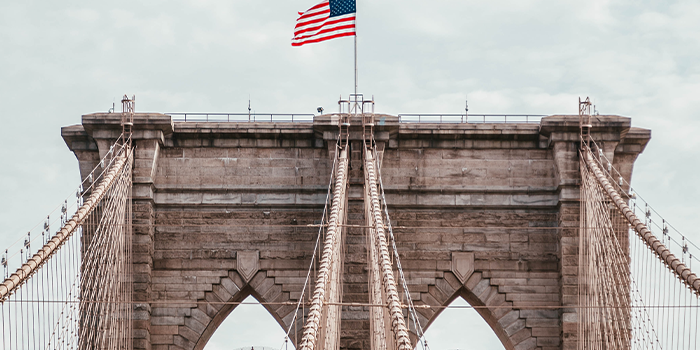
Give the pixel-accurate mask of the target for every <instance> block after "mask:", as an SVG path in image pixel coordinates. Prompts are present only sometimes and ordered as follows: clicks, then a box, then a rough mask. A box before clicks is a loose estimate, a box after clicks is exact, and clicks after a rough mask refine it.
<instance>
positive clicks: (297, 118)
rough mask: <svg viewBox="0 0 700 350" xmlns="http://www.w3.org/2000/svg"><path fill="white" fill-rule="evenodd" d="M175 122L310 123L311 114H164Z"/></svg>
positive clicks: (311, 120)
mask: <svg viewBox="0 0 700 350" xmlns="http://www.w3.org/2000/svg"><path fill="white" fill-rule="evenodd" d="M165 114H167V115H169V116H171V117H172V118H173V121H176V122H238V123H241V122H280V123H281V122H293V123H312V122H313V121H314V115H313V114H285V113H251V114H248V113H165Z"/></svg>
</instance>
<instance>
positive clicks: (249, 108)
mask: <svg viewBox="0 0 700 350" xmlns="http://www.w3.org/2000/svg"><path fill="white" fill-rule="evenodd" d="M248 122H250V94H248Z"/></svg>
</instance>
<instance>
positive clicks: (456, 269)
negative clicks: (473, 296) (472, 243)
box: [452, 252, 474, 284]
mask: <svg viewBox="0 0 700 350" xmlns="http://www.w3.org/2000/svg"><path fill="white" fill-rule="evenodd" d="M452 273H454V275H455V276H456V277H457V279H458V280H459V281H460V282H462V284H465V283H466V282H467V279H469V277H470V276H471V275H472V273H474V253H467V252H452Z"/></svg>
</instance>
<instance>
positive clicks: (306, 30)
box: [294, 16, 355, 38]
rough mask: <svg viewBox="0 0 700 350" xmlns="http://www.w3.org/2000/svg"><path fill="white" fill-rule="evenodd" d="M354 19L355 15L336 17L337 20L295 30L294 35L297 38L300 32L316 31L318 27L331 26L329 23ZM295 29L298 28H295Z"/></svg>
mask: <svg viewBox="0 0 700 350" xmlns="http://www.w3.org/2000/svg"><path fill="white" fill-rule="evenodd" d="M354 20H355V16H353V17H348V18H341V19H336V20H332V21H328V22H325V23H323V24H321V25H320V26H316V27H310V28H304V29H302V30H297V31H295V32H294V37H295V38H296V36H297V35H299V34H302V33H306V32H310V31H314V30H316V29H321V28H323V27H325V26H329V25H333V24H336V23H341V22H347V21H354ZM309 23H310V22H309ZM294 29H296V28H294Z"/></svg>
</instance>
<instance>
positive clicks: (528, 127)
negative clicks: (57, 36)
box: [62, 114, 651, 350]
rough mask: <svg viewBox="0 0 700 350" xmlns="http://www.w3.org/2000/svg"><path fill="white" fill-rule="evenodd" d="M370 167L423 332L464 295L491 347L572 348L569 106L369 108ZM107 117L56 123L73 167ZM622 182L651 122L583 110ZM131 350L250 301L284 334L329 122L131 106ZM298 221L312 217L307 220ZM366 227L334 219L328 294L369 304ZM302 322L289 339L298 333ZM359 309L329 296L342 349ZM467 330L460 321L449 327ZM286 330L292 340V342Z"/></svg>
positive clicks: (100, 134)
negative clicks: (178, 116)
mask: <svg viewBox="0 0 700 350" xmlns="http://www.w3.org/2000/svg"><path fill="white" fill-rule="evenodd" d="M377 119H378V120H380V125H378V126H377V127H376V128H375V138H376V140H377V143H378V148H379V149H380V151H383V152H382V153H383V154H382V159H383V161H382V165H381V174H382V178H383V182H384V184H385V188H386V201H387V203H388V206H389V211H390V217H391V220H392V223H393V225H394V227H395V229H394V233H395V235H396V239H397V245H398V250H399V253H400V257H401V262H402V265H403V269H404V272H405V273H406V278H407V280H408V286H409V290H410V292H411V298H412V299H413V301H414V303H415V304H416V305H429V306H432V307H431V308H420V309H419V314H420V315H419V316H420V318H421V323H422V324H423V325H424V327H425V326H426V325H427V326H428V327H429V325H430V323H431V322H432V321H433V320H435V318H436V317H437V316H438V315H439V313H440V311H441V310H442V309H441V308H439V306H445V305H448V304H449V303H451V302H452V301H453V300H454V299H455V298H460V297H461V298H464V299H466V300H467V301H468V302H469V303H470V304H471V305H473V306H476V307H479V308H478V309H477V310H478V312H479V313H480V314H481V316H482V317H483V318H484V320H485V321H486V322H487V323H488V324H489V325H490V326H491V328H492V329H493V331H494V332H495V334H496V335H497V336H498V338H499V339H500V340H501V342H502V343H503V345H504V347H505V348H506V349H518V350H525V349H542V350H545V349H574V348H575V344H576V343H575V340H576V337H577V315H576V309H575V308H574V306H575V305H577V295H578V294H577V293H578V292H577V286H578V280H577V271H578V267H577V266H578V255H577V252H578V247H577V245H578V225H579V223H578V216H579V184H580V180H579V170H578V166H579V160H578V153H577V151H578V137H579V124H578V116H549V117H545V118H543V119H542V121H541V122H540V123H539V124H505V123H504V124H427V123H420V124H418V123H400V122H399V119H398V117H396V116H390V115H377ZM120 132H121V126H120V119H119V114H89V115H85V116H83V118H82V125H74V126H69V127H65V128H63V129H62V135H63V138H64V139H65V141H66V144H67V145H68V147H69V148H70V149H71V150H72V151H73V152H74V153H75V155H76V157H77V158H78V160H79V164H80V170H81V174H82V175H83V176H86V175H87V173H88V172H89V170H90V169H92V168H93V167H94V166H95V165H96V164H97V162H98V161H99V158H100V156H102V155H104V154H105V153H106V152H107V151H108V150H109V145H111V144H112V143H113V141H114V140H115V139H116V138H117V137H118V136H119V133H120ZM591 133H592V135H593V137H594V139H596V140H598V141H599V142H601V143H602V144H603V147H604V149H605V150H606V152H607V156H608V157H609V158H610V159H614V166H615V167H616V168H617V169H620V170H621V171H622V172H623V173H624V174H625V176H626V177H627V180H628V181H629V180H630V177H631V174H632V168H633V164H634V161H635V159H636V157H637V155H638V154H639V153H640V152H642V150H643V149H644V147H645V146H646V144H647V142H648V141H649V139H650V135H651V134H650V131H649V130H645V129H639V128H632V127H630V119H629V118H624V117H618V116H598V118H596V121H595V122H594V124H593V128H592V131H591ZM133 137H134V144H135V145H136V153H135V164H134V173H133V192H132V196H133V232H134V239H133V242H134V246H133V251H134V272H135V274H134V291H133V293H134V294H133V296H134V300H136V301H137V302H138V304H137V305H136V306H135V320H134V347H135V349H152V350H165V349H202V348H203V347H204V345H205V344H206V342H207V341H208V339H209V338H210V336H211V335H212V334H213V333H214V331H215V330H216V329H217V327H218V326H219V325H220V324H221V322H222V321H223V320H224V319H225V318H226V316H227V315H228V314H229V313H230V312H231V311H232V310H233V308H234V304H233V303H230V302H236V301H242V300H243V299H245V298H246V297H247V296H249V295H253V296H254V297H255V298H256V299H257V300H259V301H260V302H263V303H265V308H266V309H267V310H268V311H269V312H270V314H271V315H272V316H273V317H274V318H275V319H276V320H277V322H279V324H280V325H281V326H282V327H284V328H285V329H286V328H287V327H288V326H289V325H290V322H291V320H292V317H293V311H294V306H293V305H290V303H289V302H296V301H298V300H299V298H300V297H301V289H302V285H303V283H304V279H305V276H306V273H307V270H308V267H309V263H310V261H311V256H312V254H313V250H314V248H313V247H314V242H315V238H316V234H317V230H318V228H317V227H314V226H313V224H314V223H317V222H318V221H319V220H320V219H321V213H322V210H323V205H324V202H325V199H326V193H327V191H328V183H329V178H330V174H331V167H332V159H333V154H332V152H333V151H334V150H335V148H334V147H335V146H334V145H335V141H336V138H337V116H336V115H321V116H317V117H315V118H314V121H313V123H270V122H267V123H265V122H259V123H214V122H203V123H194V122H173V120H172V118H171V117H170V116H168V115H163V114H136V115H135V117H134V127H133ZM361 139H362V135H361V132H358V131H354V130H352V129H351V131H350V140H351V141H350V146H351V150H352V159H351V164H350V169H351V170H350V191H349V203H348V208H349V209H348V210H349V214H348V216H349V218H348V224H357V225H359V226H361V225H363V224H364V222H365V219H364V210H363V202H362V201H363V190H362V182H363V181H364V180H363V173H362V169H361V164H362V163H361V150H362V148H361V147H362V146H361V144H360V143H361V142H362V141H361ZM309 225H311V226H309ZM364 230H365V229H364V228H361V227H358V228H349V229H348V230H347V237H346V243H345V261H344V279H343V282H344V283H343V300H344V301H347V302H356V303H366V302H367V301H368V295H367V291H368V280H367V252H366V249H365V246H366V244H365V232H364ZM302 325H303V324H302V323H301V322H297V324H296V325H295V326H294V327H293V328H292V329H295V330H296V331H297V332H298V333H295V331H294V330H293V331H292V334H291V339H292V341H294V340H295V339H299V338H300V332H299V331H300V329H301V327H302ZM368 330H369V320H368V310H367V309H366V308H364V307H356V306H344V307H343V316H342V345H341V348H342V349H369V336H368ZM465 331H466V330H465ZM295 334H298V335H299V336H298V337H295Z"/></svg>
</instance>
